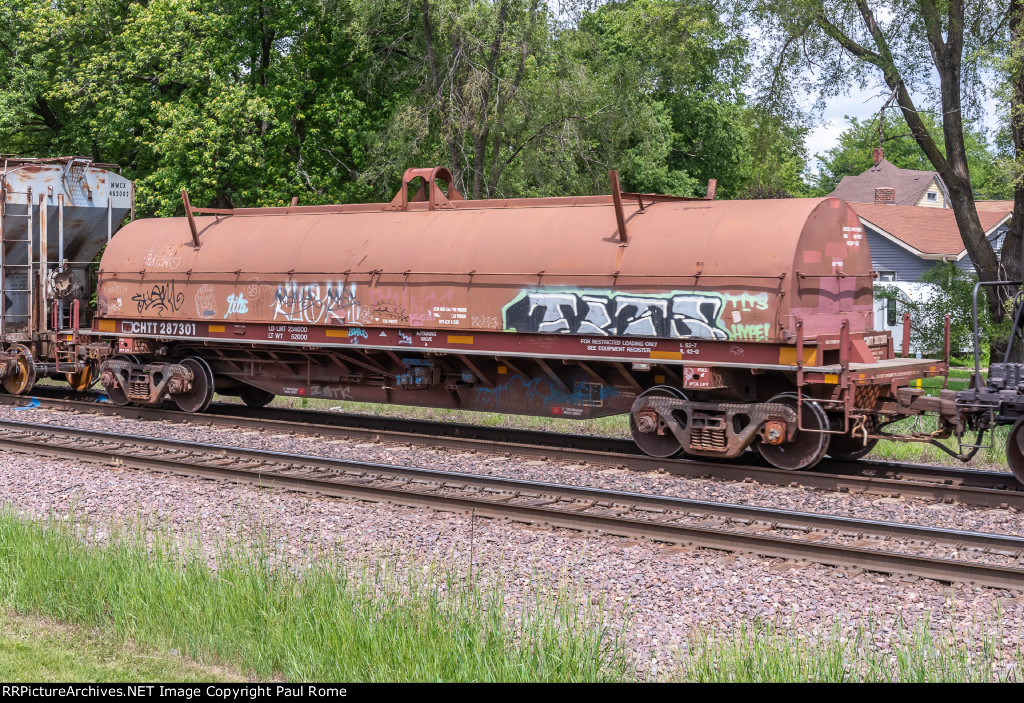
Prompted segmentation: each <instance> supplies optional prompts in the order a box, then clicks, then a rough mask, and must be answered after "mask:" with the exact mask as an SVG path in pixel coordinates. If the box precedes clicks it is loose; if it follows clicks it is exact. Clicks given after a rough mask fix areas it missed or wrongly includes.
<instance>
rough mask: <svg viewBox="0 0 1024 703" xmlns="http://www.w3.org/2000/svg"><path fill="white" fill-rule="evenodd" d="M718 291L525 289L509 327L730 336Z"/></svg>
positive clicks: (507, 319) (510, 309) (510, 310)
mask: <svg viewBox="0 0 1024 703" xmlns="http://www.w3.org/2000/svg"><path fill="white" fill-rule="evenodd" d="M721 310H722V299H721V297H719V296H717V295H706V294H701V293H685V292H672V293H668V294H665V295H639V294H633V293H617V292H613V291H601V290H595V291H588V290H579V291H573V292H569V291H523V292H521V293H520V294H519V295H518V296H517V297H516V298H515V300H513V301H512V302H511V303H509V304H508V305H506V306H505V307H504V308H503V309H502V318H503V322H504V328H505V329H506V330H515V331H517V332H545V333H554V334H583V335H594V336H597V335H604V336H611V335H615V336H620V335H621V336H639V337H665V338H677V339H727V338H728V333H727V332H726V330H725V329H723V328H722V327H721V326H720V321H719V314H720V312H721Z"/></svg>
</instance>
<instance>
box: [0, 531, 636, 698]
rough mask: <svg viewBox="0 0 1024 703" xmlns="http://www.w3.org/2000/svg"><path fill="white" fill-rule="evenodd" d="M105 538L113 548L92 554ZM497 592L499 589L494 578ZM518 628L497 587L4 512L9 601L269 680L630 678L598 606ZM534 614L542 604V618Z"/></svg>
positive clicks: (4, 581)
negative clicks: (205, 553) (212, 549)
mask: <svg viewBox="0 0 1024 703" xmlns="http://www.w3.org/2000/svg"><path fill="white" fill-rule="evenodd" d="M99 533H102V534H103V536H102V543H100V544H98V545H93V546H87V544H86V543H85V540H86V539H87V538H88V537H89V536H90V535H91V536H92V537H95V536H96V535H97V534H99ZM492 583H500V580H499V579H492ZM525 600H526V603H527V606H526V607H525V608H524V609H523V610H522V611H520V614H518V615H510V614H509V613H508V612H507V610H506V608H505V602H504V596H503V593H502V591H501V590H500V588H499V587H497V586H486V585H481V584H480V583H479V582H477V581H475V580H474V581H469V580H467V579H464V578H462V577H461V575H459V574H457V573H456V572H454V571H452V570H451V569H446V568H445V567H434V568H431V567H429V566H424V567H423V568H422V569H421V568H418V567H412V568H409V569H405V570H396V569H395V568H394V567H393V565H390V564H387V563H384V564H383V565H382V566H378V567H376V568H369V567H367V568H364V569H362V570H356V571H353V570H348V569H346V568H345V567H343V566H341V565H340V562H339V561H338V560H336V559H330V558H328V557H327V556H326V555H325V556H323V557H322V558H318V559H316V560H312V561H308V562H305V563H303V564H302V565H301V569H300V568H297V567H295V566H294V565H293V564H289V563H288V562H286V561H285V560H284V558H283V555H282V554H281V553H278V552H277V551H275V550H273V549H271V548H269V547H267V546H261V545H260V544H257V545H255V546H249V547H245V548H242V547H237V546H235V547H229V546H220V547H218V548H217V553H216V570H212V569H211V568H210V567H209V566H208V565H207V563H206V560H205V559H204V558H203V557H202V556H201V552H200V551H199V549H198V547H192V548H187V549H182V548H176V547H172V546H171V542H170V541H169V540H168V539H165V538H160V537H157V538H153V537H152V536H150V537H149V538H147V537H145V536H144V533H143V532H142V531H141V530H137V531H115V532H113V533H112V534H110V528H105V529H104V530H91V531H90V526H89V525H88V524H87V523H82V522H77V521H74V520H72V521H66V522H61V521H57V520H51V521H49V522H48V523H38V522H33V521H30V520H28V519H25V518H21V517H18V516H16V515H15V514H13V513H11V512H9V511H3V512H0V603H2V604H3V605H4V606H6V607H7V608H9V609H12V610H14V611H15V612H17V613H29V614H35V615H39V616H44V617H50V618H56V619H58V620H60V621H63V622H66V623H70V624H73V625H76V626H80V627H82V626H84V627H89V628H94V627H95V628H100V629H102V630H103V631H104V632H106V633H108V634H110V635H111V636H114V637H117V638H120V639H122V640H125V641H128V640H130V641H134V642H138V643H140V644H141V645H143V646H147V647H154V648H156V649H158V650H162V651H167V650H170V649H175V650H177V651H179V652H182V653H184V654H185V655H187V656H188V657H190V658H193V659H195V660H196V661H200V662H227V663H228V664H230V665H231V666H233V667H234V668H236V669H237V670H239V671H242V672H244V673H245V674H247V675H253V676H256V677H258V678H261V679H267V678H276V677H282V678H284V679H287V680H301V681H305V680H345V681H603V680H617V679H622V678H626V676H627V672H628V670H629V667H628V665H627V662H626V659H625V657H624V656H622V654H621V652H620V650H619V649H618V648H617V647H616V640H615V637H614V635H613V633H611V632H609V630H608V629H607V628H606V627H605V626H604V625H603V624H602V623H601V622H600V621H599V619H598V618H597V617H596V612H595V611H594V610H593V608H591V607H589V606H587V607H582V606H580V605H579V603H580V601H579V600H577V599H574V598H572V597H570V595H569V594H568V592H566V591H564V590H563V591H559V592H556V593H550V592H549V593H546V594H545V595H543V596H539V597H536V598H533V597H531V596H530V594H527V597H526V599H525ZM531 603H532V605H531Z"/></svg>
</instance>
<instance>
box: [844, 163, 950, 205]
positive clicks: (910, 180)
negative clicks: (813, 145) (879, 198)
mask: <svg viewBox="0 0 1024 703" xmlns="http://www.w3.org/2000/svg"><path fill="white" fill-rule="evenodd" d="M933 182H934V183H936V184H938V186H939V188H941V189H942V192H943V193H945V192H946V186H945V184H943V182H942V179H941V178H939V175H938V174H937V173H935V171H914V170H912V169H909V168H897V167H896V166H893V165H892V164H891V163H889V161H888V160H886V159H884V158H883V159H881V160H879V162H878V163H877V164H875V165H874V166H872V167H871V168H869V169H868V170H867V171H865V172H864V173H861V174H859V175H856V176H843V180H841V181H839V185H837V186H836V189H835V190H833V191H832V192H831V193H829V196H831V197H833V198H842V199H843V200H846V201H847V202H851V203H874V202H875V188H893V189H894V190H895V191H896V204H897V205H914V204H915V203H917V201H918V200H920V199H921V194H922V193H924V191H926V190H927V189H928V187H929V186H931V184H932V183H933Z"/></svg>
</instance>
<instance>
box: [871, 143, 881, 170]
mask: <svg viewBox="0 0 1024 703" xmlns="http://www.w3.org/2000/svg"><path fill="white" fill-rule="evenodd" d="M871 158H872V159H873V160H874V162H875V166H877V165H878V164H880V163H882V147H875V148H874V149H872V150H871Z"/></svg>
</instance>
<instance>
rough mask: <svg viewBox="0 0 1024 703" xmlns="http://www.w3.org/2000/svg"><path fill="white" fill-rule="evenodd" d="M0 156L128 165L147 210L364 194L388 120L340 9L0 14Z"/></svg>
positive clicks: (139, 7)
mask: <svg viewBox="0 0 1024 703" xmlns="http://www.w3.org/2000/svg"><path fill="white" fill-rule="evenodd" d="M0 22H2V23H0V77H2V78H3V79H4V81H3V83H2V84H0V105H3V106H4V108H5V109H4V111H3V114H2V116H0V151H8V152H21V153H26V154H31V155H40V156H47V155H66V154H76V153H78V154H85V155H88V156H91V157H92V158H94V159H95V160H97V161H103V162H117V163H120V164H121V165H122V166H124V167H125V173H126V175H127V176H128V177H130V178H133V179H134V180H135V182H136V186H137V197H138V205H139V211H140V213H141V214H144V215H145V214H165V215H166V214H172V213H173V212H175V210H177V209H179V208H180V198H179V196H178V192H179V190H180V189H181V188H183V187H187V188H188V189H189V190H190V193H191V195H192V200H193V203H196V204H198V205H208V204H216V205H219V206H242V205H263V204H280V203H282V202H287V201H288V200H289V199H290V198H291V197H292V196H296V195H297V196H300V197H301V198H302V200H303V201H304V202H322V201H337V200H338V199H347V198H353V197H359V196H360V195H365V194H366V188H365V185H364V184H363V183H362V182H361V181H360V179H359V171H358V167H359V165H360V164H358V163H357V162H358V161H359V159H360V158H361V154H362V152H363V150H364V146H365V145H364V139H365V135H366V133H367V132H371V133H372V132H373V131H375V129H379V128H380V125H381V123H382V122H383V116H382V115H385V114H386V113H387V111H388V95H389V93H388V91H387V89H386V88H385V89H377V90H375V91H374V92H373V93H372V94H367V93H364V92H363V91H362V89H363V87H364V86H363V84H362V83H361V82H360V80H359V79H360V76H361V73H362V65H361V63H360V59H361V58H362V57H363V55H362V54H360V53H359V52H358V51H357V50H356V39H355V38H354V37H353V36H351V35H349V34H348V33H347V30H346V29H345V28H346V27H348V26H349V25H350V24H351V17H350V14H349V8H348V3H347V2H343V1H342V0H325V1H324V2H320V1H319V0H273V1H272V2H265V3H260V4H253V3H249V2H245V1H244V0H212V1H208V2H202V3H200V2H198V0H151V1H150V2H148V3H135V2H127V1H120V0H87V1H86V2H81V3H77V2H75V3H73V2H64V1H62V0H54V1H51V0H25V1H24V2H19V3H18V4H17V5H12V4H3V5H0Z"/></svg>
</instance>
